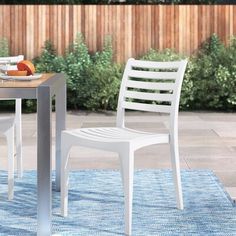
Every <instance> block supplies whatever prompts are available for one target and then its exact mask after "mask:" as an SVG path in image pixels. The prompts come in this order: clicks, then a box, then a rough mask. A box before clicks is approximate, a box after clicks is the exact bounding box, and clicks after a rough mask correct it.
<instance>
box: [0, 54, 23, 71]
mask: <svg viewBox="0 0 236 236" xmlns="http://www.w3.org/2000/svg"><path fill="white" fill-rule="evenodd" d="M22 60H24V56H23V55H18V56H11V57H0V69H1V70H16V69H17V67H16V65H12V64H16V63H17V62H19V61H22Z"/></svg>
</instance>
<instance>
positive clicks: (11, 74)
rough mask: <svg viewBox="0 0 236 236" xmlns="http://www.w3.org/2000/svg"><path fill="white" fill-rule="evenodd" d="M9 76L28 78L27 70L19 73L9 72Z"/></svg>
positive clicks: (15, 71)
mask: <svg viewBox="0 0 236 236" xmlns="http://www.w3.org/2000/svg"><path fill="white" fill-rule="evenodd" d="M7 75H9V76H26V75H27V70H23V71H19V70H8V71H7Z"/></svg>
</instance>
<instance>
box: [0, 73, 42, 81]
mask: <svg viewBox="0 0 236 236" xmlns="http://www.w3.org/2000/svg"><path fill="white" fill-rule="evenodd" d="M41 77H42V74H37V73H35V74H34V75H28V76H10V75H2V74H0V78H1V79H7V80H23V81H30V80H36V79H39V78H41Z"/></svg>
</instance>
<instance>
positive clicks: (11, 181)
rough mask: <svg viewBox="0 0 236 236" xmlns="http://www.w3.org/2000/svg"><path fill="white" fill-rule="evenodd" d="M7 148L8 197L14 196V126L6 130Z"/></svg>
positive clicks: (10, 198)
mask: <svg viewBox="0 0 236 236" xmlns="http://www.w3.org/2000/svg"><path fill="white" fill-rule="evenodd" d="M5 135H6V139H7V149H8V157H7V159H8V199H9V200H12V199H13V197H14V126H12V127H10V128H9V129H8V130H7V131H6V132H5Z"/></svg>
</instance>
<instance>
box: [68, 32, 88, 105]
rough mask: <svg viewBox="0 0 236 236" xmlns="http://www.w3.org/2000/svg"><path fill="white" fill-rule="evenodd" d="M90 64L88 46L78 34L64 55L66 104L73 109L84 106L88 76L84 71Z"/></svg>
mask: <svg viewBox="0 0 236 236" xmlns="http://www.w3.org/2000/svg"><path fill="white" fill-rule="evenodd" d="M90 66H92V62H91V56H90V54H89V52H88V47H87V45H86V44H85V42H84V38H83V36H82V34H78V35H77V37H76V39H75V41H74V43H73V44H71V45H70V46H69V48H68V50H67V53H66V55H65V70H64V72H65V74H66V75H67V88H68V90H67V95H68V98H69V99H68V106H69V107H71V108H74V109H78V108H79V107H80V108H81V107H84V103H85V101H86V100H87V99H88V97H87V91H86V90H88V89H89V88H87V87H86V84H87V80H88V77H87V75H86V73H85V71H86V70H87V68H88V67H90Z"/></svg>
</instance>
